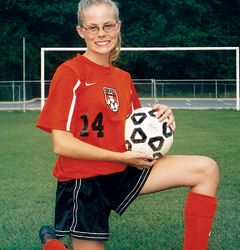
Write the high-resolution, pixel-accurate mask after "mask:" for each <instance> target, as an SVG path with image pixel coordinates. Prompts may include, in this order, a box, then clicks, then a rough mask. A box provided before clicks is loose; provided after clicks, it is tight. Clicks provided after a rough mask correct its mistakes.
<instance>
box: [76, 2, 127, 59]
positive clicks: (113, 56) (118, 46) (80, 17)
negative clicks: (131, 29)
mask: <svg viewBox="0 0 240 250" xmlns="http://www.w3.org/2000/svg"><path fill="white" fill-rule="evenodd" d="M100 4H106V5H108V6H110V7H111V8H112V9H113V10H114V17H115V18H116V20H117V21H120V19H119V10H118V6H117V3H115V2H113V1H111V0H81V1H80V2H79V3H78V12H77V17H78V25H79V26H82V25H83V22H84V11H85V10H86V9H87V8H89V7H91V6H92V5H100ZM121 44H122V38H121V34H120V32H119V34H118V40H117V44H116V46H115V47H114V48H113V49H112V51H111V52H110V57H109V60H110V62H112V61H115V60H116V59H117V58H118V56H119V53H120V49H121Z"/></svg>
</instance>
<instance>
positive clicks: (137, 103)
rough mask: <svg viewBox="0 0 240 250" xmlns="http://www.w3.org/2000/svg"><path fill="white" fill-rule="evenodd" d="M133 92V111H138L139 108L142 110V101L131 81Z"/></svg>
mask: <svg viewBox="0 0 240 250" xmlns="http://www.w3.org/2000/svg"><path fill="white" fill-rule="evenodd" d="M131 91H132V106H133V110H134V109H137V108H141V103H140V100H139V98H138V94H137V91H136V88H135V86H134V84H133V82H132V80H131Z"/></svg>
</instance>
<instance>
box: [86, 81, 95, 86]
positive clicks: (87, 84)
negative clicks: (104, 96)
mask: <svg viewBox="0 0 240 250" xmlns="http://www.w3.org/2000/svg"><path fill="white" fill-rule="evenodd" d="M94 84H96V82H89V83H88V82H85V85H86V86H92V85H94Z"/></svg>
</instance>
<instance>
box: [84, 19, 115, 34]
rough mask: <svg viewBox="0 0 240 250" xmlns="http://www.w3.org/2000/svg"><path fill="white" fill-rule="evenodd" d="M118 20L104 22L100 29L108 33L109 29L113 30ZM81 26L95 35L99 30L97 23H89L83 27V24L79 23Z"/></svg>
mask: <svg viewBox="0 0 240 250" xmlns="http://www.w3.org/2000/svg"><path fill="white" fill-rule="evenodd" d="M117 23H118V21H116V22H114V23H105V24H104V25H103V26H102V29H103V31H104V32H106V33H110V32H111V31H113V30H114V28H115V27H116V25H117ZM81 27H82V28H84V29H85V30H86V31H87V32H89V33H90V34H92V35H96V34H98V32H99V31H100V27H99V26H97V25H91V26H89V27H84V26H83V25H81Z"/></svg>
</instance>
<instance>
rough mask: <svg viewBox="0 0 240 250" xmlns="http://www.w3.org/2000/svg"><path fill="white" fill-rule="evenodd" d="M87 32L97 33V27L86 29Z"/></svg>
mask: <svg viewBox="0 0 240 250" xmlns="http://www.w3.org/2000/svg"><path fill="white" fill-rule="evenodd" d="M88 30H89V31H90V32H96V31H98V27H97V26H90V27H88Z"/></svg>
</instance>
